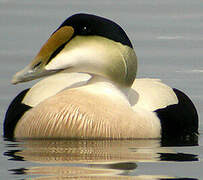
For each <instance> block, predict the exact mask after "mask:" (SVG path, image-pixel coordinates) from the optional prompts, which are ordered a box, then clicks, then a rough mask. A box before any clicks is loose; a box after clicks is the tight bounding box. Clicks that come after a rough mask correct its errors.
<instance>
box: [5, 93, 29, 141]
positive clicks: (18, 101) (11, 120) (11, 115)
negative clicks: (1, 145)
mask: <svg viewBox="0 0 203 180" xmlns="http://www.w3.org/2000/svg"><path fill="white" fill-rule="evenodd" d="M28 91H29V89H26V90H24V91H22V92H21V93H20V94H18V95H17V96H16V97H15V99H14V100H13V101H12V102H11V104H10V105H9V107H8V110H7V112H6V115H5V119H4V126H3V128H4V137H6V138H9V139H12V138H13V136H14V129H15V127H16V124H17V123H18V121H19V120H20V118H21V117H22V115H23V114H24V113H25V112H26V111H27V110H29V109H30V108H31V107H30V106H27V105H25V104H22V100H23V98H24V97H25V95H26V93H27V92H28Z"/></svg>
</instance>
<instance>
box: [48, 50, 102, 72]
mask: <svg viewBox="0 0 203 180" xmlns="http://www.w3.org/2000/svg"><path fill="white" fill-rule="evenodd" d="M101 52H103V51H100V50H98V48H97V47H96V46H95V47H93V46H91V47H90V46H89V47H88V46H86V47H84V46H83V47H78V48H74V49H71V50H65V49H64V50H62V51H61V52H60V53H59V54H58V55H57V56H56V57H55V58H53V59H52V60H51V62H50V63H49V64H48V65H47V66H45V69H46V70H59V69H66V68H71V67H73V68H76V69H81V68H82V69H83V70H85V69H87V68H88V67H89V68H91V67H95V66H98V65H102V64H101V63H102V62H103V61H104V59H103V58H104V54H102V53H101ZM102 57H103V58H102ZM84 68H85V69H84Z"/></svg>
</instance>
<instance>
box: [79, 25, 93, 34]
mask: <svg viewBox="0 0 203 180" xmlns="http://www.w3.org/2000/svg"><path fill="white" fill-rule="evenodd" d="M90 32H91V30H90V28H89V27H87V26H83V27H82V28H81V34H82V35H88V34H90Z"/></svg>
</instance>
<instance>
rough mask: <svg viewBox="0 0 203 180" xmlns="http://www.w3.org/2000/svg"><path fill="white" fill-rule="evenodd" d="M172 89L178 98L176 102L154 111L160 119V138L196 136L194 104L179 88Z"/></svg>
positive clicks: (196, 116) (196, 122)
mask: <svg viewBox="0 0 203 180" xmlns="http://www.w3.org/2000/svg"><path fill="white" fill-rule="evenodd" d="M173 91H174V92H175V94H176V96H177V98H178V101H179V102H178V104H174V105H170V106H167V107H166V108H163V109H158V110H156V111H155V112H156V113H157V115H158V117H159V118H160V121H161V127H162V138H180V137H189V136H193V135H194V136H196V135H197V134H198V114H197V110H196V108H195V106H194V104H193V103H192V101H191V100H190V99H189V97H188V96H186V95H185V94H184V93H183V92H181V91H180V90H178V89H173Z"/></svg>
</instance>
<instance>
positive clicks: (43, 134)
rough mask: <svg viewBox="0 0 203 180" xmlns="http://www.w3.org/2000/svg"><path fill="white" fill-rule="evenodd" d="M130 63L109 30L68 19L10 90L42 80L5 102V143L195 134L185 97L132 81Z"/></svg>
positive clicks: (122, 41)
mask: <svg viewBox="0 0 203 180" xmlns="http://www.w3.org/2000/svg"><path fill="white" fill-rule="evenodd" d="M136 74H137V56H136V53H135V50H134V48H133V45H132V43H131V41H130V39H129V38H128V36H127V34H126V33H125V31H124V30H123V29H122V28H121V27H120V25H118V24H117V23H115V22H113V21H111V20H109V19H107V18H104V17H100V16H96V15H92V14H85V13H79V14H74V15H72V16H70V17H68V18H67V19H66V20H65V21H64V22H63V23H62V24H61V25H60V26H59V27H58V28H57V29H56V30H55V31H54V32H53V33H52V34H51V36H50V37H49V39H48V40H47V41H46V42H45V44H44V45H43V46H42V47H41V49H40V51H39V53H38V54H37V55H36V56H35V57H34V59H33V60H32V61H31V62H30V64H29V65H27V66H26V67H25V68H24V69H23V70H21V71H19V72H17V73H16V74H15V75H14V76H13V79H12V84H18V83H23V82H27V81H31V80H34V79H38V78H42V79H41V80H40V81H38V82H37V83H36V84H35V85H34V86H32V87H31V88H29V89H25V90H23V91H22V92H21V93H19V94H18V95H17V96H16V97H15V98H14V100H13V101H12V102H11V103H10V105H9V107H8V109H7V112H6V114H5V119H4V125H3V128H4V134H3V135H4V137H5V138H12V139H13V138H34V139H35V138H39V139H41V138H42V139H46V138H56V139H57V138H59V139H64V138H67V139H69V138H71V139H72V138H73V139H154V138H166V137H172V138H175V137H177V136H182V135H197V134H198V114H197V110H196V108H195V106H194V104H193V102H192V101H191V100H190V98H189V97H188V96H187V95H186V94H185V93H183V92H182V91H180V90H178V89H175V88H171V87H169V86H168V85H166V84H164V83H163V82H162V81H161V80H159V79H151V78H141V79H138V78H136Z"/></svg>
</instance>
